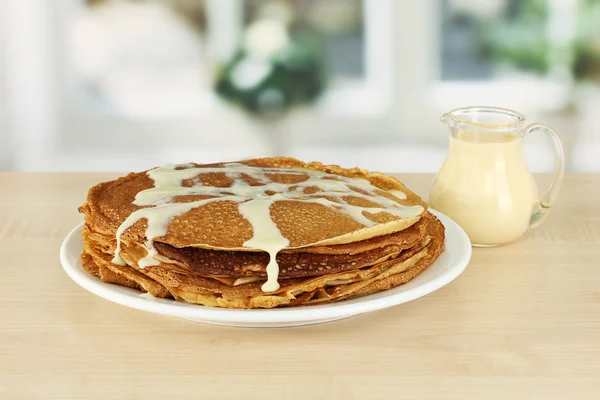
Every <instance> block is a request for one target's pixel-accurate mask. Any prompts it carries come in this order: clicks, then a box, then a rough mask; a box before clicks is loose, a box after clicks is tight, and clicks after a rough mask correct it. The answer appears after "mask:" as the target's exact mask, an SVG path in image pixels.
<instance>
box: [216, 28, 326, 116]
mask: <svg viewBox="0 0 600 400" xmlns="http://www.w3.org/2000/svg"><path fill="white" fill-rule="evenodd" d="M322 43H323V40H322V37H321V36H320V34H319V33H318V32H316V31H315V30H313V29H310V28H308V27H303V28H301V29H298V30H297V31H295V32H293V34H292V35H291V41H290V43H289V44H288V45H287V46H286V47H285V48H283V49H281V50H280V51H277V52H275V53H274V54H272V55H270V56H269V57H268V60H267V61H268V63H269V64H270V65H271V69H270V72H269V74H268V75H267V76H266V77H265V78H264V79H262V80H261V82H260V84H258V85H257V86H254V87H251V88H248V89H246V88H240V87H239V86H238V85H236V84H235V79H232V73H233V72H234V71H235V68H236V67H237V66H238V65H239V63H240V62H243V60H244V59H246V57H248V56H249V55H248V54H247V53H246V51H245V50H244V49H240V50H239V51H238V52H237V54H236V55H235V56H234V57H233V59H232V60H231V61H230V62H229V63H227V64H226V65H224V66H223V67H222V68H221V70H220V71H219V73H218V75H217V80H216V84H215V90H216V92H217V93H218V94H219V95H220V96H221V97H222V98H224V99H225V100H227V101H229V102H231V103H233V104H236V105H238V106H240V107H242V108H243V109H245V110H246V111H247V112H249V113H251V114H254V115H258V116H262V117H267V116H279V115H281V114H283V113H285V112H286V111H288V110H289V109H290V108H291V107H293V106H295V105H299V104H306V103H310V102H312V101H314V100H315V99H316V98H317V97H318V96H319V95H320V94H321V93H322V91H323V89H324V86H325V73H324V65H323V64H324V54H323V52H324V48H323V44H322Z"/></svg>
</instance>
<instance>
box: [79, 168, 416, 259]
mask: <svg viewBox="0 0 600 400" xmlns="http://www.w3.org/2000/svg"><path fill="white" fill-rule="evenodd" d="M226 164H227V163H218V164H204V165H200V164H190V165H186V166H180V167H178V168H177V169H187V168H190V167H194V168H200V169H202V168H219V167H224V166H225V165H226ZM237 164H242V165H245V166H250V167H257V168H269V169H273V168H276V169H277V170H269V171H266V172H265V175H266V176H267V177H268V181H269V182H275V183H281V184H288V185H289V188H290V190H298V188H297V187H294V186H293V184H296V183H299V182H303V181H306V180H307V179H308V175H306V174H304V173H302V171H320V172H325V173H327V174H331V175H330V176H329V175H328V176H327V177H326V178H325V179H331V180H337V179H344V178H341V177H345V178H352V179H356V181H353V182H356V187H354V186H352V182H350V183H348V182H349V181H345V182H346V183H348V186H349V187H350V189H349V190H348V192H347V193H343V196H342V197H341V198H342V199H343V201H345V202H346V203H347V204H350V205H352V206H360V207H365V211H363V212H362V215H363V216H365V217H367V219H368V220H370V221H372V226H365V225H364V224H362V223H360V222H359V221H357V220H356V218H353V217H352V216H350V215H348V214H347V213H345V212H343V211H342V210H338V209H337V208H336V207H328V206H326V205H323V204H320V203H315V202H304V201H298V200H289V199H282V200H279V201H275V202H274V203H273V205H272V206H271V208H270V214H271V219H272V221H273V222H274V223H275V225H276V226H277V228H278V229H279V231H280V232H281V234H282V235H283V236H284V237H285V238H287V239H288V240H289V242H290V243H289V245H288V246H287V249H295V248H303V247H308V246H329V245H339V244H346V243H354V242H359V241H364V240H368V239H371V238H375V237H379V236H384V235H388V234H391V233H394V232H399V231H402V230H404V229H406V228H408V227H409V226H411V225H413V224H414V223H415V222H417V221H418V220H419V219H420V217H421V215H423V213H424V212H426V209H427V206H426V204H425V203H424V202H423V201H422V200H421V199H420V198H419V197H418V196H417V195H416V194H414V193H413V192H411V191H410V190H409V189H407V188H406V187H405V186H404V185H403V184H402V183H401V182H400V181H398V180H397V179H395V178H393V177H390V176H387V175H383V174H380V173H376V172H367V171H365V170H361V169H358V168H353V169H344V168H340V167H338V166H331V165H329V166H327V165H323V164H321V163H303V162H301V161H299V160H295V159H291V158H280V157H278V158H263V159H254V160H247V161H240V162H238V163H237ZM286 170H290V173H286ZM338 177H340V178H338ZM240 178H241V179H243V181H244V182H245V183H246V184H247V185H248V186H262V185H264V182H261V181H258V180H257V179H255V178H254V177H252V176H250V175H245V174H242V175H241V177H240ZM365 181H368V182H369V183H370V184H371V185H372V186H373V187H374V193H376V194H375V196H374V197H373V201H371V200H370V199H369V197H367V195H366V192H365V191H364V190H361V189H360V186H361V185H364V184H365ZM233 183H234V179H233V178H231V176H229V175H228V174H226V173H225V172H210V173H200V174H198V175H197V176H195V177H192V178H190V179H186V180H184V181H183V182H182V186H183V187H194V186H207V187H208V186H213V187H219V188H224V189H223V191H226V190H225V188H229V187H230V186H231V185H232V184H233ZM153 187H155V182H154V181H153V180H152V179H151V178H150V177H149V176H148V174H147V171H145V172H140V173H132V174H129V175H127V176H126V177H123V178H120V179H117V180H114V181H110V182H105V183H101V184H99V185H97V186H95V187H93V188H92V189H91V190H90V191H89V194H88V198H87V201H86V204H84V205H83V206H82V207H81V211H83V212H84V213H85V214H86V223H87V224H88V226H89V227H90V228H91V229H92V230H94V231H96V232H99V233H101V234H105V235H115V234H116V231H117V229H118V227H119V226H120V225H121V224H122V223H123V222H124V221H125V220H126V219H127V217H129V216H130V215H131V213H133V212H135V211H136V210H139V209H141V208H145V207H146V206H137V205H134V204H133V202H134V201H135V198H136V195H137V194H138V193H139V192H141V191H144V190H147V189H150V188H153ZM301 190H302V193H306V194H310V196H311V197H312V198H314V199H319V198H325V199H328V200H329V201H333V202H335V203H339V204H342V202H340V201H339V200H338V199H336V198H332V197H331V196H329V195H320V194H319V193H320V192H323V190H321V189H319V188H318V187H303V188H302V189H301ZM389 190H396V191H400V192H402V193H404V194H405V195H406V198H399V197H396V194H392V193H390V192H388V191H389ZM394 193H397V192H394ZM267 194H268V195H270V194H271V193H267ZM369 196H371V195H369ZM214 197H215V196H214V195H209V194H191V195H183V196H178V197H175V198H174V199H173V200H172V201H173V202H176V203H184V202H190V201H197V200H202V199H208V198H214ZM377 198H385V199H388V200H392V201H393V202H394V203H397V204H400V205H402V206H407V207H411V206H420V207H414V208H413V209H412V213H411V215H410V216H408V217H402V216H398V215H395V214H394V213H393V212H386V211H385V210H384V211H381V209H382V208H383V209H391V208H390V207H387V206H385V207H384V206H382V205H380V204H378V203H377V201H378V200H377ZM238 206H239V203H238V202H234V201H227V200H225V201H215V202H209V203H208V204H205V205H201V206H199V207H195V208H192V209H191V210H189V211H187V212H185V213H183V214H181V215H179V216H176V217H174V218H173V219H172V220H171V222H170V223H169V224H168V225H167V229H166V234H165V235H163V236H159V237H156V238H154V241H155V242H162V243H166V244H168V245H171V246H173V247H180V248H181V247H200V248H207V249H219V250H244V251H252V249H251V248H248V247H244V246H243V244H244V242H246V241H248V240H250V239H251V238H252V237H253V229H252V226H251V225H250V223H249V222H248V220H247V219H246V218H245V217H244V216H242V214H240V212H239V211H238ZM151 207H153V206H151ZM369 208H375V209H377V210H376V211H374V212H373V213H370V212H368V209H369ZM415 210H417V211H415ZM146 228H147V222H146V219H141V220H139V221H137V222H135V223H134V224H133V225H132V226H131V227H130V228H128V229H127V230H126V231H125V232H124V234H123V235H122V236H121V239H122V240H123V241H124V242H137V243H140V242H143V241H144V240H145V231H146Z"/></svg>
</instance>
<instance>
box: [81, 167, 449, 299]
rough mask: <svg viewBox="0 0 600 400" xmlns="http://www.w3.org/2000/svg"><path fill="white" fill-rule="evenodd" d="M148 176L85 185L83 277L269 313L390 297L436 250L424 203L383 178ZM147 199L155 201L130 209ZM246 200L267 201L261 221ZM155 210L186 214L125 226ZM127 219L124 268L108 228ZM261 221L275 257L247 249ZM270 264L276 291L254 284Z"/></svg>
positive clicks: (287, 172)
mask: <svg viewBox="0 0 600 400" xmlns="http://www.w3.org/2000/svg"><path fill="white" fill-rule="evenodd" d="M152 171H154V172H152ZM157 171H158V170H150V171H145V172H141V173H132V174H129V175H127V176H126V177H123V178H120V179H117V180H115V181H111V182H105V183H101V184H99V185H97V186H95V187H93V188H92V189H90V192H89V194H88V199H87V201H86V203H85V204H84V205H83V206H82V207H81V208H80V211H81V212H83V213H84V214H85V221H86V227H85V228H84V230H83V241H84V252H83V254H82V260H83V263H84V267H85V268H86V270H87V271H88V272H89V273H91V274H93V275H97V276H99V277H100V278H101V279H102V280H103V281H105V282H110V283H115V284H119V285H123V286H128V287H132V288H136V289H139V290H141V291H143V292H150V293H151V294H152V295H154V296H156V297H172V298H175V299H176V300H179V301H186V302H190V303H196V304H202V305H206V306H218V307H229V308H272V307H285V306H299V305H311V304H323V303H329V302H334V301H340V300H344V299H347V298H353V297H357V296H363V295H367V294H371V293H374V292H377V291H381V290H387V289H390V288H392V287H395V286H398V285H400V284H403V283H406V282H408V281H409V280H411V279H413V278H414V277H415V276H417V275H418V274H419V273H421V272H422V271H423V270H425V269H426V268H427V267H428V266H429V265H431V263H432V262H433V261H435V259H436V258H437V257H438V255H439V254H440V252H441V251H443V247H444V228H443V225H442V224H441V223H440V222H439V220H437V218H435V217H434V216H433V215H431V214H430V213H428V212H427V205H426V204H425V203H424V202H423V201H422V200H421V199H420V198H419V197H418V196H417V195H415V194H414V193H412V192H411V191H410V190H409V189H407V188H406V187H405V186H404V185H403V184H402V183H401V182H399V181H398V180H397V179H395V178H393V177H390V176H387V175H383V174H380V173H374V172H368V171H365V170H362V169H358V168H353V169H343V168H341V167H338V166H324V165H322V164H320V163H303V162H301V161H298V160H295V159H289V158H266V159H256V160H247V161H240V162H236V163H235V164H231V163H218V164H209V165H200V164H189V165H184V166H177V167H173V168H171V169H168V168H167V169H165V170H164V172H163V171H162V170H161V171H159V172H160V174H159V173H157ZM196 172H198V173H197V174H196ZM192 175H193V176H192ZM171 176H176V177H181V176H186V177H187V178H186V179H180V180H177V181H174V182H176V185H175V189H174V190H172V189H173V187H174V186H173V184H172V182H171V181H169V179H171ZM188 176H191V177H188ZM161 182H162V183H161ZM165 182H171V183H165ZM161 185H164V186H161ZM157 188H158V189H157ZM161 188H164V191H165V193H168V194H169V196H166V197H165V198H164V199H163V198H159V197H157V196H158V195H156V194H155V193H154V192H153V190H154V191H157V190H163V189H161ZM161 193H162V192H161ZM148 194H150V195H151V197H149V198H151V199H152V201H153V202H152V203H148V204H139V203H140V201H139V199H140V198H144V195H148ZM159 195H161V194H160V193H159ZM246 195H247V196H248V197H247V198H246V197H244V196H246ZM152 196H153V197H152ZM221 198H224V200H221ZM229 198H232V199H233V200H232V201H230V200H229ZM136 199H137V200H136ZM165 199H166V200H165ZM263 199H264V200H263ZM250 201H255V202H256V203H257V204H258V203H260V202H261V201H265V202H267V203H268V205H267V208H266V210H267V212H268V214H267V215H266V217H267V218H269V221H270V222H269V223H268V224H267V222H268V221H265V215H263V214H264V213H263V214H260V216H261V218H262V219H260V220H258V219H257V216H259V214H258V213H257V214H252V213H250V214H248V211H247V210H248V207H247V208H246V211H244V210H243V208H244V207H245V206H240V205H241V204H246V203H248V202H250ZM134 202H137V203H138V204H137V205H136V204H134ZM183 203H188V204H187V205H184V204H183ZM178 204H179V205H178ZM173 205H175V206H173ZM196 205H198V206H196ZM246 206H248V204H246ZM160 207H163V208H165V209H167V208H168V207H171V208H170V209H177V210H180V211H181V210H183V211H181V212H180V213H179V214H177V215H174V214H173V212H172V211H169V214H168V215H167V217H168V218H164V217H165V215H163V214H161V215H159V217H160V218H158V217H155V216H154V214H143V215H145V216H146V217H143V218H139V220H138V219H136V218H133V219H132V217H135V216H136V215H138V214H139V215H142V214H141V213H147V212H148V211H144V210H145V209H150V208H152V209H157V210H149V212H150V213H153V212H155V211H157V212H156V214H157V215H158V214H159V213H160V212H162V211H161V209H159V208H160ZM186 207H188V208H189V209H187V208H186ZM138 210H142V211H138ZM258 211H259V212H260V210H258ZM178 212H179V211H178ZM148 218H153V221H154V222H152V224H149V223H148V221H149V219H148ZM161 218H162V219H161ZM157 220H160V221H163V220H164V221H166V222H164V224H163V225H164V226H160V227H161V228H164V230H163V231H160V230H158V231H156V232H161V234H160V235H158V236H152V235H151V234H150V232H155V231H152V229H151V228H149V225H152V226H154V227H156V226H157V223H156V221H157ZM128 221H131V222H132V223H131V224H130V226H129V227H128V228H127V229H125V230H124V232H123V234H122V235H120V236H119V243H120V251H119V252H118V255H119V257H120V259H121V260H122V261H124V262H123V263H121V264H123V265H119V262H116V260H117V257H115V255H116V250H117V243H118V242H117V230H118V229H119V227H120V226H121V225H122V224H124V225H123V226H125V225H127V223H128ZM257 221H258V222H260V223H259V224H258V225H257ZM269 224H274V227H275V228H274V229H275V232H276V233H277V235H280V236H281V239H285V240H287V242H288V243H287V245H286V246H284V247H283V248H280V249H278V252H277V254H276V255H275V257H271V256H270V255H269V254H267V253H266V252H265V251H264V249H263V248H256V247H252V246H248V242H252V240H251V239H253V238H254V239H256V237H257V232H256V230H257V229H259V230H261V229H263V228H265V226H267V225H269ZM269 226H270V225H269ZM269 226H267V228H269ZM269 229H271V233H272V232H273V228H272V227H271V228H269ZM277 235H276V238H279V236H277ZM263 242H264V241H263ZM263 242H260V243H263ZM267 242H268V241H267ZM264 243H266V242H264ZM149 246H150V247H149ZM153 252H155V253H153ZM148 260H150V263H149V264H148V263H147V262H144V263H142V261H148ZM270 261H276V265H278V284H279V288H277V289H276V290H269V291H267V292H265V291H263V290H261V287H262V288H263V289H264V287H265V286H263V285H264V284H265V281H266V280H267V277H268V276H270V275H269V274H270V273H272V270H271V272H269V271H270V269H269V268H268V267H267V265H268V264H269V262H270ZM270 280H271V279H269V281H270Z"/></svg>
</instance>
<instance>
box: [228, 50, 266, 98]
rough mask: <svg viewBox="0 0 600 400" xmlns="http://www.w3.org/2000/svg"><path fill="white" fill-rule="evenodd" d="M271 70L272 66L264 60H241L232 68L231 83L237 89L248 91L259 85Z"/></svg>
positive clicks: (249, 58) (250, 58)
mask: <svg viewBox="0 0 600 400" xmlns="http://www.w3.org/2000/svg"><path fill="white" fill-rule="evenodd" d="M272 69H273V66H272V65H271V64H270V63H269V61H268V60H266V59H265V58H259V57H247V58H243V59H242V60H240V61H239V62H238V63H237V64H236V65H235V66H234V67H233V70H232V71H231V81H232V83H233V84H234V85H235V86H236V87H237V88H239V89H242V90H249V89H252V88H255V87H257V86H258V85H260V83H261V82H262V81H263V80H264V79H265V78H266V77H267V76H269V74H270V73H271V70H272Z"/></svg>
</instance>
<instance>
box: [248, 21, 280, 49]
mask: <svg viewBox="0 0 600 400" xmlns="http://www.w3.org/2000/svg"><path fill="white" fill-rule="evenodd" d="M289 41H290V38H289V36H288V33H287V30H286V29H285V24H284V23H283V22H281V21H276V20H273V19H263V20H259V21H256V22H254V23H252V24H251V25H250V26H249V27H248V29H247V30H246V38H245V40H244V46H245V49H246V51H247V52H248V53H249V54H250V55H252V56H256V57H269V56H270V55H272V54H273V53H275V52H277V51H279V50H281V49H283V48H284V47H285V46H287V44H288V43H289Z"/></svg>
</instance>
